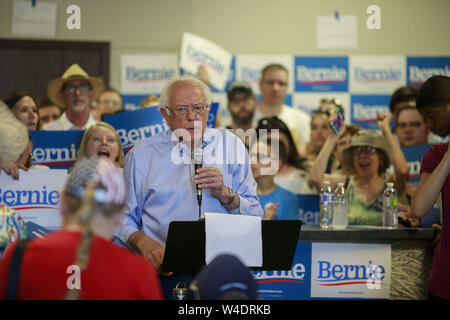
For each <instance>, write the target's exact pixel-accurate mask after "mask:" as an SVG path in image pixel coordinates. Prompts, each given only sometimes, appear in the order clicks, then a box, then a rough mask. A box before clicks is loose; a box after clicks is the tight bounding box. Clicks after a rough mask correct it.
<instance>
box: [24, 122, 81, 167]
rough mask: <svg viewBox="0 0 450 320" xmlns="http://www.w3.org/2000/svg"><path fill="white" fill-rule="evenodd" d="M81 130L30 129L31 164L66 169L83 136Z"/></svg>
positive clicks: (74, 156)
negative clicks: (31, 145)
mask: <svg viewBox="0 0 450 320" xmlns="http://www.w3.org/2000/svg"><path fill="white" fill-rule="evenodd" d="M83 133H84V131H83V130H70V131H43V130H36V131H30V136H31V139H32V140H33V151H32V154H33V164H40V165H46V166H49V167H50V168H52V169H68V168H70V167H71V166H72V165H73V164H74V162H75V160H76V158H77V151H78V147H79V146H80V143H81V139H82V137H83Z"/></svg>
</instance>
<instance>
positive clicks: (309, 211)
mask: <svg viewBox="0 0 450 320" xmlns="http://www.w3.org/2000/svg"><path fill="white" fill-rule="evenodd" d="M296 196H297V199H298V207H299V208H300V220H302V223H303V225H304V226H318V225H319V215H320V206H319V195H317V194H296Z"/></svg>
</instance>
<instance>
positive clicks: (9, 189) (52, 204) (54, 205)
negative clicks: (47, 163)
mask: <svg viewBox="0 0 450 320" xmlns="http://www.w3.org/2000/svg"><path fill="white" fill-rule="evenodd" d="M66 177H67V170H65V169H52V170H43V169H30V170H28V171H23V170H20V172H19V180H14V179H12V178H11V176H8V175H6V174H5V173H4V172H2V173H1V174H0V203H4V204H5V205H7V206H9V207H11V208H12V209H14V210H15V211H16V212H17V213H18V214H20V216H21V217H22V218H23V219H24V221H25V222H28V221H31V222H34V223H36V224H38V225H41V226H43V227H45V228H48V229H53V230H55V229H59V228H60V227H61V216H60V213H59V201H60V199H59V191H60V190H61V188H62V186H63V185H64V183H65V181H66Z"/></svg>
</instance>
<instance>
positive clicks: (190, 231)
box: [161, 220, 302, 274]
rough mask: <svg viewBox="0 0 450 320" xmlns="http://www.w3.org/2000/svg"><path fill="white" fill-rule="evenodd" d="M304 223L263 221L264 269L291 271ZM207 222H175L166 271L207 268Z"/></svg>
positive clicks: (168, 246) (188, 272)
mask: <svg viewBox="0 0 450 320" xmlns="http://www.w3.org/2000/svg"><path fill="white" fill-rule="evenodd" d="M301 224H302V222H301V221H300V220H274V221H262V223H261V229H262V230H261V234H262V248H263V265H262V267H255V268H253V267H252V268H250V269H251V270H290V269H291V267H292V261H293V259H294V255H295V249H296V247H297V242H298V239H299V234H300V228H301ZM205 240H206V235H205V221H173V222H171V223H170V225H169V232H168V235H167V241H166V248H165V253H164V259H163V263H162V265H161V271H162V272H181V273H184V274H196V273H197V272H198V271H199V270H200V269H201V267H202V266H203V265H205Z"/></svg>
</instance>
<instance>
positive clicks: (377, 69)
mask: <svg viewBox="0 0 450 320" xmlns="http://www.w3.org/2000/svg"><path fill="white" fill-rule="evenodd" d="M349 65H350V91H351V92H352V93H353V94H389V95H391V94H392V92H394V91H395V90H396V89H397V88H398V87H401V86H404V85H405V84H406V58H405V56H401V55H398V56H350V58H349Z"/></svg>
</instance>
